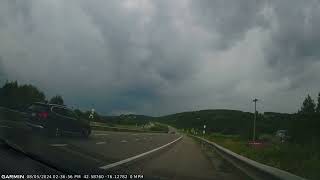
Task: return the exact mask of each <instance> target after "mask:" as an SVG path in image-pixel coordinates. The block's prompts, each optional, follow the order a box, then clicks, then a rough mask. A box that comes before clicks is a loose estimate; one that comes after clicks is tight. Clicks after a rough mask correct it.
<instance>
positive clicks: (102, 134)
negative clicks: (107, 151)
mask: <svg viewBox="0 0 320 180" xmlns="http://www.w3.org/2000/svg"><path fill="white" fill-rule="evenodd" d="M93 135H94V136H108V135H109V134H104V133H101V134H93Z"/></svg>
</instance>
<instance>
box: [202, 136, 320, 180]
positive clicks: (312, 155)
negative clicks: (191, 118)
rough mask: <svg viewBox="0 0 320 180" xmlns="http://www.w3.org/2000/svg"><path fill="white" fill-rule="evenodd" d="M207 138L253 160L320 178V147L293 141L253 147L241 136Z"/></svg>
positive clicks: (309, 176)
mask: <svg viewBox="0 0 320 180" xmlns="http://www.w3.org/2000/svg"><path fill="white" fill-rule="evenodd" d="M206 138H207V139H208V140H210V141H213V142H215V143H217V144H219V145H221V146H223V147H225V148H228V149H230V150H232V151H233V152H235V153H237V154H240V155H242V156H245V157H248V158H250V159H252V160H255V161H258V162H260V163H263V164H267V165H269V166H273V167H276V168H279V169H282V170H285V171H288V172H291V173H293V174H296V175H299V176H302V177H305V178H309V179H320V172H319V167H320V151H319V147H315V146H310V145H309V146H302V145H298V144H293V143H283V144H276V143H271V144H270V145H268V146H266V147H264V148H259V149H257V148H252V147H250V146H248V145H247V141H245V140H243V139H241V138H240V137H239V136H231V135H221V134H209V135H207V136H206Z"/></svg>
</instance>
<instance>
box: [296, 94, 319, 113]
mask: <svg viewBox="0 0 320 180" xmlns="http://www.w3.org/2000/svg"><path fill="white" fill-rule="evenodd" d="M315 108H316V104H315V102H314V100H313V99H312V98H311V97H310V95H309V94H308V96H307V97H306V98H305V100H304V101H303V103H302V107H301V110H300V113H303V114H310V113H314V112H315Z"/></svg>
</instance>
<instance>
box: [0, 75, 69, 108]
mask: <svg viewBox="0 0 320 180" xmlns="http://www.w3.org/2000/svg"><path fill="white" fill-rule="evenodd" d="M33 102H43V103H50V104H59V105H64V100H63V98H62V96H60V95H56V96H53V97H52V98H51V99H49V100H48V99H47V98H46V96H45V94H44V93H43V92H42V91H40V90H39V89H38V88H37V87H35V86H33V85H30V84H22V85H20V84H18V82H17V81H11V82H10V81H7V82H6V83H5V84H4V85H3V86H2V87H1V88H0V106H3V107H7V108H12V109H21V108H24V107H25V106H27V105H29V104H31V103H33Z"/></svg>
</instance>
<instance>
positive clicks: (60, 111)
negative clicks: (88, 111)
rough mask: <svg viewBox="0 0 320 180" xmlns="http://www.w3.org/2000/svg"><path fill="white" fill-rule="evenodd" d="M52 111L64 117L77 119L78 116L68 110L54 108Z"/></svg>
mask: <svg viewBox="0 0 320 180" xmlns="http://www.w3.org/2000/svg"><path fill="white" fill-rule="evenodd" d="M52 111H53V112H55V113H57V114H59V115H62V116H66V117H69V118H74V119H77V115H76V114H75V113H74V112H73V111H72V110H69V109H66V108H60V107H54V108H53V109H52Z"/></svg>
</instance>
